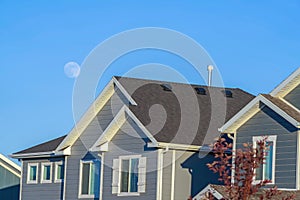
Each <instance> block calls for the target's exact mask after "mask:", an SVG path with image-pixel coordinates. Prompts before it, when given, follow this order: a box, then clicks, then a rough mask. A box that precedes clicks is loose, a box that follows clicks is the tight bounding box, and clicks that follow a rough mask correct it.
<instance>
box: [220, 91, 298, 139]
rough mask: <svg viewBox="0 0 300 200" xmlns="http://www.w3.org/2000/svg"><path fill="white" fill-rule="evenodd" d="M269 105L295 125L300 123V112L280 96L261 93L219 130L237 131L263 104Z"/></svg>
mask: <svg viewBox="0 0 300 200" xmlns="http://www.w3.org/2000/svg"><path fill="white" fill-rule="evenodd" d="M264 105H265V106H268V107H269V108H271V109H272V110H273V111H274V112H276V113H277V114H278V115H280V116H281V117H282V118H284V119H285V120H286V121H288V122H289V123H290V124H292V125H293V126H294V127H299V125H300V123H299V122H300V114H299V111H298V110H295V109H294V108H293V107H292V106H290V105H289V104H287V103H285V102H284V101H283V100H282V99H280V98H275V97H273V96H271V95H266V94H260V95H258V96H257V97H256V98H255V99H253V100H252V101H251V102H250V103H249V104H247V105H246V106H245V107H244V108H243V109H242V110H240V111H239V112H238V113H237V114H236V115H235V116H234V117H233V118H231V119H230V120H229V121H228V122H227V123H225V124H224V126H222V127H221V128H220V129H219V131H220V132H222V133H235V132H236V130H237V129H238V128H239V127H241V126H242V125H243V124H244V123H246V122H247V121H248V120H250V119H251V118H252V117H253V116H254V115H255V114H256V113H257V112H259V111H260V110H261V108H262V107H263V106H264Z"/></svg>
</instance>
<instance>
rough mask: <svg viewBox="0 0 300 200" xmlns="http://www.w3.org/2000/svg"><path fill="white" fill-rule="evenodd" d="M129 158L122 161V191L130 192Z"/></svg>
mask: <svg viewBox="0 0 300 200" xmlns="http://www.w3.org/2000/svg"><path fill="white" fill-rule="evenodd" d="M128 179H129V160H122V163H121V192H128Z"/></svg>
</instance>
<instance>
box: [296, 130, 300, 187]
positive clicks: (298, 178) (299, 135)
mask: <svg viewBox="0 0 300 200" xmlns="http://www.w3.org/2000/svg"><path fill="white" fill-rule="evenodd" d="M296 163H297V167H296V189H297V190H300V130H298V131H297V159H296Z"/></svg>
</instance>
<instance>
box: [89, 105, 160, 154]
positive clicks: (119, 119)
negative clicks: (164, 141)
mask: <svg viewBox="0 0 300 200" xmlns="http://www.w3.org/2000/svg"><path fill="white" fill-rule="evenodd" d="M126 114H127V115H128V116H129V117H130V118H131V119H132V120H133V121H134V122H135V123H136V124H137V125H138V126H139V128H140V129H141V130H142V131H143V133H144V134H145V135H146V136H147V137H148V138H149V139H150V141H151V143H152V144H154V145H157V144H158V143H157V141H156V139H155V138H154V137H153V135H152V134H151V133H150V132H149V131H148V130H147V129H146V127H145V126H144V125H143V124H142V123H141V122H140V121H139V120H138V119H137V117H136V116H135V115H134V114H133V113H132V112H131V110H130V109H129V108H128V107H127V106H126V105H124V106H123V107H122V108H121V109H120V111H119V112H118V114H117V115H116V116H115V118H114V119H113V120H112V122H111V123H110V124H109V125H108V127H107V128H106V129H105V131H104V132H103V134H101V136H100V137H99V139H98V140H97V141H96V142H95V144H94V145H93V146H92V147H91V148H90V151H108V143H109V142H110V141H111V140H112V138H113V137H114V136H115V134H116V133H117V132H118V130H119V129H120V128H121V126H122V125H123V124H124V123H125V122H126V120H127V119H126Z"/></svg>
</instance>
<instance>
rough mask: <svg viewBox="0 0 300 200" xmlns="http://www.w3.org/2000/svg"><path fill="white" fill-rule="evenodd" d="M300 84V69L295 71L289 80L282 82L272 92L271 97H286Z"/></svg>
mask: <svg viewBox="0 0 300 200" xmlns="http://www.w3.org/2000/svg"><path fill="white" fill-rule="evenodd" d="M299 83H300V68H298V69H297V70H295V71H294V72H293V73H292V74H291V75H290V76H289V77H288V78H286V79H285V80H284V81H282V82H281V83H280V84H279V85H278V86H277V87H276V88H275V89H274V90H272V91H271V92H270V95H272V96H275V97H284V96H285V95H287V94H288V93H290V92H291V91H292V90H293V89H295V87H297V86H298V85H299Z"/></svg>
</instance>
